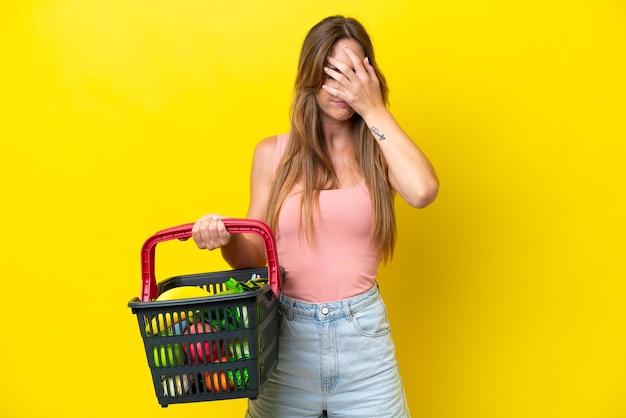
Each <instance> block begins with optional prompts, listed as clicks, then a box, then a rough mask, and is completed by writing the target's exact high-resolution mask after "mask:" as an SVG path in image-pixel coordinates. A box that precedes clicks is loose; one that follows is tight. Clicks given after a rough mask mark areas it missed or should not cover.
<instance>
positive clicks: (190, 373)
mask: <svg viewBox="0 0 626 418" xmlns="http://www.w3.org/2000/svg"><path fill="white" fill-rule="evenodd" d="M222 222H224V225H225V226H226V229H227V230H228V231H229V232H230V233H247V232H251V233H256V234H257V235H260V236H261V237H262V238H263V240H264V243H265V253H266V258H267V267H261V268H249V269H237V270H227V271H219V272H211V273H196V274H188V275H182V276H176V277H170V278H168V279H165V280H162V281H160V282H158V283H157V281H156V278H155V264H154V261H155V248H156V245H157V244H158V243H160V242H163V241H168V240H174V239H178V240H186V239H188V238H189V237H190V236H191V229H192V227H193V224H184V225H180V226H176V227H173V228H168V229H165V230H162V231H160V232H157V233H156V234H154V235H153V236H151V237H150V238H148V239H147V240H146V241H145V243H144V244H143V246H142V249H141V271H142V289H141V291H142V293H141V299H139V298H137V297H135V298H133V299H132V300H130V301H129V302H128V306H129V307H130V308H131V310H132V312H133V314H136V315H137V321H138V324H139V332H140V333H141V337H142V338H143V342H144V348H145V352H146V357H147V360H148V365H149V367H150V371H151V373H152V381H153V383H154V391H155V393H156V396H157V399H158V401H159V404H160V405H161V406H162V407H167V406H168V405H170V404H178V403H189V402H201V401H214V400H224V399H234V398H251V399H254V398H256V397H257V396H258V394H259V391H260V390H261V388H262V386H263V384H264V383H265V382H266V381H267V379H268V377H269V374H270V373H271V372H272V370H273V369H274V368H275V366H276V362H277V360H278V341H277V340H278V339H277V335H278V314H277V307H278V295H279V294H280V290H281V278H282V272H281V269H280V266H279V264H278V259H277V254H276V244H275V241H274V236H273V234H272V231H271V230H270V228H269V227H268V226H267V225H266V224H265V223H263V222H260V221H256V220H251V219H237V218H226V219H222ZM255 277H262V278H267V283H266V284H264V283H263V282H261V285H259V286H258V288H257V289H254V290H247V291H245V292H243V293H234V294H219V291H220V290H223V289H224V287H223V286H224V284H225V282H227V281H229V280H230V279H231V278H232V279H234V280H236V281H237V282H246V281H248V280H250V279H251V278H255ZM230 281H231V282H232V280H230ZM180 286H197V287H200V288H202V289H205V290H207V291H208V292H210V293H212V294H214V295H213V296H202V297H191V298H185V299H177V300H159V301H157V300H155V299H156V298H157V297H158V296H159V295H161V294H162V293H163V292H165V291H167V290H170V289H173V288H176V287H180ZM179 290H180V289H179Z"/></svg>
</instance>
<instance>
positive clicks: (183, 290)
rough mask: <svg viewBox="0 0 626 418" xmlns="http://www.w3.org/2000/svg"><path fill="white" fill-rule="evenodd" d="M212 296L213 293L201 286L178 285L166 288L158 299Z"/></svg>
mask: <svg viewBox="0 0 626 418" xmlns="http://www.w3.org/2000/svg"><path fill="white" fill-rule="evenodd" d="M206 296H211V294H210V293H209V292H208V291H207V290H206V289H204V288H202V287H200V286H178V287H173V288H171V289H168V290H166V291H165V292H163V293H161V294H160V295H159V296H158V297H157V298H156V300H157V301H161V300H177V299H189V298H202V297H206Z"/></svg>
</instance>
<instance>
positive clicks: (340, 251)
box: [274, 134, 381, 303]
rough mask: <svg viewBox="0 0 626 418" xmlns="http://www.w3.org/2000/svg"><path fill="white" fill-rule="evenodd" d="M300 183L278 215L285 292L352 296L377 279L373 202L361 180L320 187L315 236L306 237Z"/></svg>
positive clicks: (325, 298)
mask: <svg viewBox="0 0 626 418" xmlns="http://www.w3.org/2000/svg"><path fill="white" fill-rule="evenodd" d="M288 139H289V135H288V134H282V135H279V136H278V140H277V143H276V154H275V157H274V170H276V168H277V166H278V164H279V162H280V159H281V157H282V155H283V154H284V152H285V148H286V145H287V141H288ZM301 190H302V188H301V186H299V185H296V186H295V187H294V189H293V190H292V191H291V192H290V194H289V195H288V196H287V198H286V199H285V201H284V202H283V205H282V207H281V209H280V213H279V216H278V228H277V231H276V246H277V251H278V260H279V263H280V265H281V266H282V267H283V269H284V273H285V274H284V276H283V293H284V294H285V295H286V296H289V297H291V298H294V299H298V300H302V301H305V302H310V303H322V302H333V301H338V300H342V299H346V298H349V297H352V296H356V295H358V294H360V293H363V292H365V291H366V290H369V289H370V288H371V287H372V286H373V285H374V283H375V281H376V277H377V274H378V266H379V265H380V262H381V254H380V252H379V251H378V248H377V247H376V245H375V244H374V243H373V242H372V241H371V228H372V220H373V209H372V202H371V199H370V195H369V191H368V189H367V186H366V184H365V181H361V182H360V183H359V184H357V185H355V186H352V187H347V188H345V189H337V190H322V191H321V192H320V200H319V216H318V218H317V219H316V223H315V224H314V227H313V239H312V241H311V242H310V243H309V242H307V238H306V234H305V230H304V228H305V227H304V224H303V223H301V222H299V221H300V201H301V196H302V192H301Z"/></svg>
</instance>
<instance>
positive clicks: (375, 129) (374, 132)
mask: <svg viewBox="0 0 626 418" xmlns="http://www.w3.org/2000/svg"><path fill="white" fill-rule="evenodd" d="M370 131H372V133H373V134H374V135H375V136H377V137H378V140H379V141H384V140H385V135H384V134H382V133H380V131H379V130H378V128H377V127H375V126H372V127H371V128H370Z"/></svg>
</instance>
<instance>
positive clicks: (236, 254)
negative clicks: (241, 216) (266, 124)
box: [192, 136, 276, 269]
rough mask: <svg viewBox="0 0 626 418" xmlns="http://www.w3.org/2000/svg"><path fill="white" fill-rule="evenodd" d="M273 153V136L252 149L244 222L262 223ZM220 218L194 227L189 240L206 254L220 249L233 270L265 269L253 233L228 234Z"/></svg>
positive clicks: (208, 218) (211, 216)
mask: <svg viewBox="0 0 626 418" xmlns="http://www.w3.org/2000/svg"><path fill="white" fill-rule="evenodd" d="M275 152H276V137H275V136H274V137H269V138H265V139H264V140H262V141H260V142H259V143H258V144H257V145H256V147H255V149H254V155H253V158H252V169H251V172H250V204H249V206H248V214H247V218H248V219H258V220H261V221H265V215H266V213H267V199H268V196H269V194H270V189H271V187H272V180H273V178H274V155H275ZM220 218H223V216H220V215H216V214H209V215H205V216H203V217H201V218H200V219H199V220H198V221H197V222H196V223H195V224H194V226H193V229H192V237H193V239H194V241H195V242H196V245H197V246H198V248H200V249H207V250H214V249H216V248H220V249H221V252H222V257H223V258H224V260H225V261H226V262H227V263H228V264H229V265H230V266H231V267H232V268H234V269H242V268H249V267H263V266H265V264H266V259H265V246H264V243H263V239H262V238H261V237H260V236H258V235H257V234H253V233H250V234H241V233H237V234H230V233H229V232H228V231H227V230H226V227H225V226H224V223H223V222H222V221H220Z"/></svg>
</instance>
